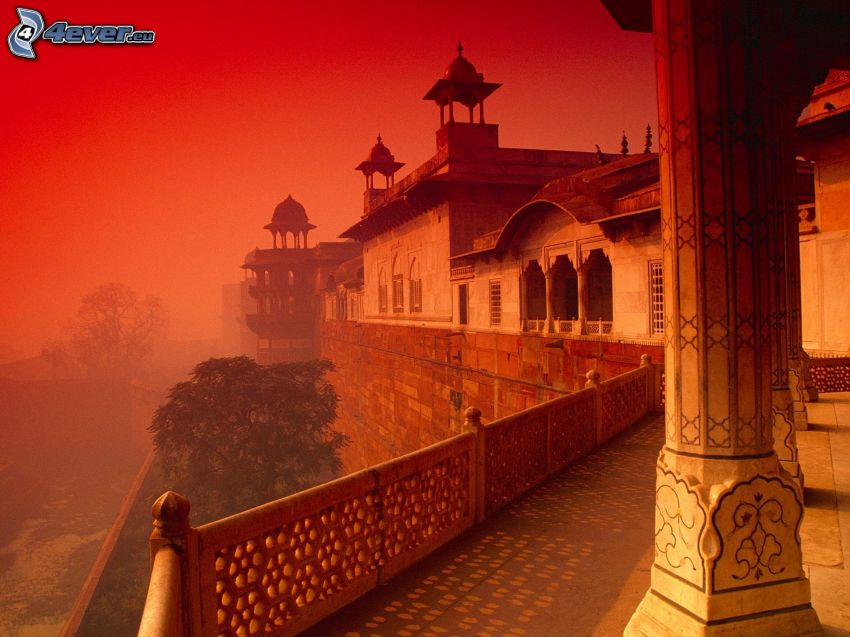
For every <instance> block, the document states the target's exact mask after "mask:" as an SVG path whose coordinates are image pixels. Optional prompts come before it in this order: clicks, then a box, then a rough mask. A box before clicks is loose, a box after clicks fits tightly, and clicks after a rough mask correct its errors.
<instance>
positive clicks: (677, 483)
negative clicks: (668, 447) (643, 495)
mask: <svg viewBox="0 0 850 637" xmlns="http://www.w3.org/2000/svg"><path fill="white" fill-rule="evenodd" d="M705 521H706V514H705V511H704V510H703V508H702V506H700V501H699V496H698V495H697V492H696V491H695V490H694V489H693V488H692V487H691V485H689V484H688V483H687V482H686V481H685V480H682V479H680V478H678V477H676V475H675V474H674V473H672V472H671V471H669V470H667V469H666V468H665V465H664V460H663V458H659V461H658V466H657V478H656V487H655V564H656V565H657V566H658V567H659V568H662V569H664V570H665V571H668V572H669V573H671V574H673V575H675V576H676V577H680V578H681V579H683V580H686V581H688V582H690V583H691V584H694V585H695V586H698V587H699V588H700V590H705V567H704V564H703V560H702V559H700V558H701V556H700V551H699V544H700V539H701V537H702V535H703V532H704V531H705Z"/></svg>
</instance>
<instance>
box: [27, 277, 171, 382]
mask: <svg viewBox="0 0 850 637" xmlns="http://www.w3.org/2000/svg"><path fill="white" fill-rule="evenodd" d="M164 326H165V311H164V309H163V305H162V301H161V300H160V299H159V298H157V297H154V296H146V297H143V298H139V296H138V295H137V294H136V292H134V291H133V290H131V289H130V288H128V287H127V286H126V285H122V284H120V283H107V284H105V285H101V286H99V287H98V288H97V289H96V290H95V291H94V292H92V293H90V294H87V295H86V296H84V297H83V300H82V302H81V303H80V308H79V310H77V315H76V316H75V317H74V318H73V319H71V321H70V325H69V339H68V341H67V343H61V344H58V343H56V342H53V343H50V344H48V346H47V347H46V348H45V350H44V355H45V357H47V358H48V360H52V361H57V360H59V359H63V360H64V361H65V365H66V366H67V365H68V362H69V361H72V362H73V364H75V365H76V366H77V367H78V368H79V369H81V370H83V371H84V372H85V373H86V374H87V375H89V376H112V377H115V376H117V377H126V376H129V375H132V374H133V373H134V372H135V371H136V370H137V369H138V366H139V363H141V362H142V361H143V360H144V358H145V357H146V356H147V355H148V354H149V353H150V350H151V346H152V344H153V341H154V340H155V339H156V337H157V336H159V334H160V333H161V331H162V329H163V327H164Z"/></svg>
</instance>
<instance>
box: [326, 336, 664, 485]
mask: <svg viewBox="0 0 850 637" xmlns="http://www.w3.org/2000/svg"><path fill="white" fill-rule="evenodd" d="M320 330H321V331H320V334H321V336H320V343H321V356H322V357H324V358H328V359H330V360H331V361H333V363H334V364H335V365H336V371H335V372H334V373H333V374H332V375H331V382H332V383H333V384H334V386H335V387H336V390H337V392H338V393H339V395H340V398H341V401H340V405H339V407H340V414H339V420H338V421H337V428H338V429H340V430H341V431H343V432H344V433H346V434H348V435H349V436H350V437H351V438H352V444H351V445H349V447H347V448H346V449H345V450H343V454H342V455H343V461H344V463H345V467H346V469H347V470H348V471H355V470H357V469H361V468H363V467H366V466H369V465H371V464H375V463H378V462H383V461H386V460H389V459H391V458H394V457H397V456H399V455H402V454H405V453H409V452H411V451H415V450H417V449H420V448H422V447H425V446H427V445H430V444H433V443H435V442H438V441H440V440H443V439H445V438H448V437H449V436H452V435H455V434H457V433H459V432H460V430H461V426H462V423H463V412H464V410H465V409H466V408H467V407H470V406H475V407H478V408H479V409H481V411H482V420H483V421H484V422H489V421H491V420H494V419H496V418H501V417H504V416H507V415H510V414H513V413H516V412H518V411H521V410H523V409H526V408H528V407H532V406H534V405H537V404H539V403H541V402H543V401H546V400H550V399H552V398H556V397H558V396H560V395H564V394H566V393H569V392H571V391H574V390H576V389H580V388H582V387H584V383H585V380H586V377H585V374H586V373H587V371H589V370H590V369H596V370H598V371H599V372H600V374H601V376H602V378H603V379H606V378H611V377H613V376H616V375H618V374H621V373H623V372H626V371H629V370H632V369H634V368H636V367H637V366H639V365H640V357H641V354H644V353H648V354H650V356H651V357H652V360H653V361H655V362H659V363H660V362H661V360H662V346H661V344H660V343H656V342H653V341H648V340H647V341H631V342H624V341H622V340H617V339H614V338H598V339H590V338H588V337H582V338H569V337H568V338H555V337H546V336H541V335H533V334H527V335H526V334H505V333H495V332H483V331H479V332H471V331H465V332H452V331H451V330H448V329H434V328H425V327H415V326H402V325H386V324H376V323H355V322H353V321H334V320H326V321H323V322H322V324H321V328H320Z"/></svg>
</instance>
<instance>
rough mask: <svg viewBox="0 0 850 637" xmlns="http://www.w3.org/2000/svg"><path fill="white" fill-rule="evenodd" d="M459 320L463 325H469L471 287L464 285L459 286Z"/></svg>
mask: <svg viewBox="0 0 850 637" xmlns="http://www.w3.org/2000/svg"><path fill="white" fill-rule="evenodd" d="M457 307H458V320H457V322H458V323H460V324H461V325H469V285H468V284H467V283H462V284H461V285H459V286H457Z"/></svg>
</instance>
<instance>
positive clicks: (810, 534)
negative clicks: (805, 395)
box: [797, 392, 850, 636]
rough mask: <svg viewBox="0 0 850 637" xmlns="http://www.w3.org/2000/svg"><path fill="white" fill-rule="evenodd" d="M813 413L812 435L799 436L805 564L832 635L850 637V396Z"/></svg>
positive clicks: (828, 398)
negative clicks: (804, 493)
mask: <svg viewBox="0 0 850 637" xmlns="http://www.w3.org/2000/svg"><path fill="white" fill-rule="evenodd" d="M807 409H808V412H809V423H810V424H809V430H808V431H798V432H797V447H798V448H799V450H800V464H801V465H802V467H803V472H804V474H805V480H806V517H805V518H803V527H802V529H801V531H800V532H801V535H802V537H803V561H804V562H805V563H806V568H807V570H808V574H809V579H810V580H811V583H812V604H813V605H814V607H815V609H816V610H817V611H818V616H819V617H820V620H821V622H822V623H823V625H824V628H825V630H826V634H827V635H845V636H850V393H847V392H845V393H840V394H838V393H836V394H822V395H821V397H820V399H819V400H818V402H816V403H809V404H808V405H807Z"/></svg>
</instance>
